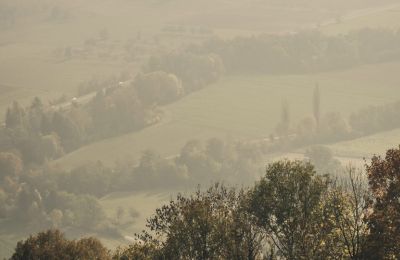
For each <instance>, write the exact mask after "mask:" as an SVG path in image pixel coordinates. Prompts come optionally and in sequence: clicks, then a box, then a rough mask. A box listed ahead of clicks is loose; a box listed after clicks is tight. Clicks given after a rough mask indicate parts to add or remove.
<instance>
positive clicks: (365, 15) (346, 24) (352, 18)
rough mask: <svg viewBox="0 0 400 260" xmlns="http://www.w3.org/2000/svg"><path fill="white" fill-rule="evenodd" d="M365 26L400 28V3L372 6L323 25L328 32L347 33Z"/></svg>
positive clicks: (322, 28) (325, 31) (323, 29)
mask: <svg viewBox="0 0 400 260" xmlns="http://www.w3.org/2000/svg"><path fill="white" fill-rule="evenodd" d="M363 28H389V29H394V30H398V29H399V28H400V5H399V4H393V5H388V6H384V7H380V8H379V7H378V8H370V9H366V10H363V11H359V12H354V13H352V14H349V15H348V16H347V17H346V15H344V16H343V17H342V18H341V21H331V22H328V23H327V25H325V26H323V27H321V30H322V31H323V32H324V33H327V34H346V33H348V32H351V31H354V30H360V29H363Z"/></svg>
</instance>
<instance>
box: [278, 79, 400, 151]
mask: <svg viewBox="0 0 400 260" xmlns="http://www.w3.org/2000/svg"><path fill="white" fill-rule="evenodd" d="M320 100H321V97H320V90H319V86H318V85H317V86H316V87H315V88H314V92H313V97H312V115H310V116H307V117H305V118H303V119H301V120H299V121H298V122H296V123H295V124H293V122H292V120H291V117H290V107H289V104H288V103H287V102H286V101H284V102H283V103H282V109H281V119H280V122H279V123H278V124H277V126H276V129H275V133H276V134H277V135H278V136H279V141H280V142H278V144H277V145H275V147H273V146H271V148H272V150H279V149H285V148H288V147H293V146H296V147H299V146H305V145H310V144H321V143H329V142H337V141H342V140H348V139H353V138H357V137H362V136H366V135H371V134H375V133H378V132H382V131H388V130H393V129H396V128H398V127H400V120H399V119H398V116H397V114H398V112H399V111H400V101H396V102H392V103H388V104H384V105H375V106H369V107H366V108H363V109H360V110H359V111H356V112H353V113H352V114H350V116H349V117H348V118H345V117H343V116H342V115H341V114H340V113H338V112H328V113H325V114H323V113H322V112H321V104H320V102H321V101H320ZM271 137H273V135H272V136H271ZM271 140H272V141H273V140H274V138H271Z"/></svg>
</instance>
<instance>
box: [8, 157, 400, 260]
mask: <svg viewBox="0 0 400 260" xmlns="http://www.w3.org/2000/svg"><path fill="white" fill-rule="evenodd" d="M366 170H367V177H368V187H366V186H364V184H366V183H365V182H364V181H363V179H362V175H361V173H357V172H355V171H354V169H349V171H348V173H349V176H348V177H349V178H348V181H347V182H344V183H340V184H339V183H338V181H335V180H332V179H330V178H329V177H328V176H324V175H318V174H316V172H315V170H314V166H312V165H311V164H310V163H308V162H301V161H280V162H276V163H272V164H270V165H269V166H267V170H266V174H265V176H264V177H263V178H262V179H261V180H260V181H258V182H257V183H256V184H255V185H254V186H253V187H251V188H248V189H243V188H242V189H237V188H227V187H225V186H224V185H220V184H215V185H214V186H212V187H211V188H209V189H208V190H205V191H202V190H200V189H198V190H197V192H195V193H194V194H192V195H189V196H184V195H182V194H180V195H178V196H177V198H176V199H175V200H172V201H171V202H170V203H169V204H167V205H164V206H163V207H161V208H159V209H157V210H156V212H155V214H154V215H153V216H152V217H150V218H149V219H148V221H147V230H145V231H143V232H142V233H140V234H137V242H136V243H134V244H132V245H130V246H128V247H119V248H117V250H115V251H114V252H113V253H112V254H111V253H109V252H108V251H107V250H106V249H104V247H103V246H102V245H101V244H100V242H98V241H97V240H96V239H93V238H86V239H81V240H78V241H75V240H74V241H68V240H66V239H65V238H64V237H63V236H62V234H61V233H60V232H59V231H47V232H44V233H39V234H38V235H37V236H31V237H30V238H28V239H27V240H26V241H22V242H19V243H18V245H17V248H16V250H15V253H14V255H13V256H12V258H11V259H115V260H117V259H121V260H122V259H124V260H125V259H396V258H398V257H399V256H400V246H399V245H400V243H399V241H400V236H399V231H400V222H399V221H398V219H400V218H399V216H400V206H399V205H400V202H399V199H398V198H399V196H400V181H399V180H400V149H392V150H389V151H388V152H387V154H386V157H385V158H384V159H383V158H380V157H374V158H373V159H372V162H371V164H370V165H368V166H367V167H366Z"/></svg>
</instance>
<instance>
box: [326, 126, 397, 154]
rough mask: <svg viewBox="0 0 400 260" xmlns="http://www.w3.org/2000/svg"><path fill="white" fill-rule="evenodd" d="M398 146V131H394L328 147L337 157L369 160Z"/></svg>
mask: <svg viewBox="0 0 400 260" xmlns="http://www.w3.org/2000/svg"><path fill="white" fill-rule="evenodd" d="M399 145H400V129H395V130H392V131H387V132H382V133H378V134H374V135H371V136H366V137H362V138H358V139H355V140H351V141H345V142H339V143H336V144H332V145H330V146H329V147H330V148H331V149H332V151H333V152H334V153H335V154H337V155H341V156H348V157H355V158H357V157H358V158H364V157H365V158H366V159H369V158H371V157H372V156H373V155H384V154H385V152H386V151H387V150H388V149H391V148H398V147H399Z"/></svg>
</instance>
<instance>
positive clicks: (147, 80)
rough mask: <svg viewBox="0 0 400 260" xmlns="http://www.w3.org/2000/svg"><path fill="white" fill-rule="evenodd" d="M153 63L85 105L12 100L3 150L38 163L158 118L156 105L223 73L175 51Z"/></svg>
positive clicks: (214, 63)
mask: <svg viewBox="0 0 400 260" xmlns="http://www.w3.org/2000/svg"><path fill="white" fill-rule="evenodd" d="M154 59H156V58H154ZM154 59H153V60H152V61H151V62H150V63H149V64H151V65H149V66H148V68H146V70H147V72H146V73H140V74H138V75H136V76H135V77H134V79H133V80H127V81H125V82H120V83H119V82H115V80H110V81H107V84H108V83H109V84H111V85H107V87H102V88H101V89H99V90H97V94H96V95H95V97H94V98H93V99H92V100H90V101H89V102H88V103H84V104H79V100H77V101H71V102H64V103H61V104H56V105H53V106H49V105H45V104H43V102H42V101H41V100H40V99H39V98H35V99H34V100H33V101H32V103H31V105H30V106H29V107H26V108H24V107H22V106H21V105H20V104H19V103H18V102H14V103H13V104H12V105H11V106H10V107H9V108H8V109H7V111H6V116H5V128H2V129H0V144H1V150H2V151H10V150H16V151H17V152H18V153H20V154H21V157H22V158H23V160H24V162H25V163H26V164H28V163H36V164H41V163H43V162H44V160H45V159H47V160H51V159H54V158H58V157H60V156H61V155H63V154H64V152H70V151H72V150H75V149H77V148H79V147H80V146H82V145H84V144H87V143H90V142H93V141H95V140H99V139H103V138H106V137H110V136H116V135H120V134H123V133H126V132H130V131H135V130H138V129H141V128H144V127H146V126H148V125H151V124H154V123H156V122H158V121H159V120H160V118H161V110H160V109H159V106H160V105H165V104H169V103H172V102H174V101H176V100H178V99H179V98H181V97H183V96H184V95H186V94H189V93H190V92H192V91H195V90H197V89H199V88H202V87H204V86H206V85H208V84H210V83H212V82H214V81H216V80H217V79H218V78H219V77H220V75H221V73H222V71H223V69H222V65H221V63H220V62H219V59H218V58H217V57H216V56H213V55H195V54H188V53H177V54H174V56H165V57H164V56H160V57H159V58H158V60H159V61H160V62H159V63H156V62H155V60H154ZM161 69H162V70H161ZM98 86H104V84H100V83H99V84H97V85H96V84H95V86H94V87H95V88H97V87H98Z"/></svg>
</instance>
